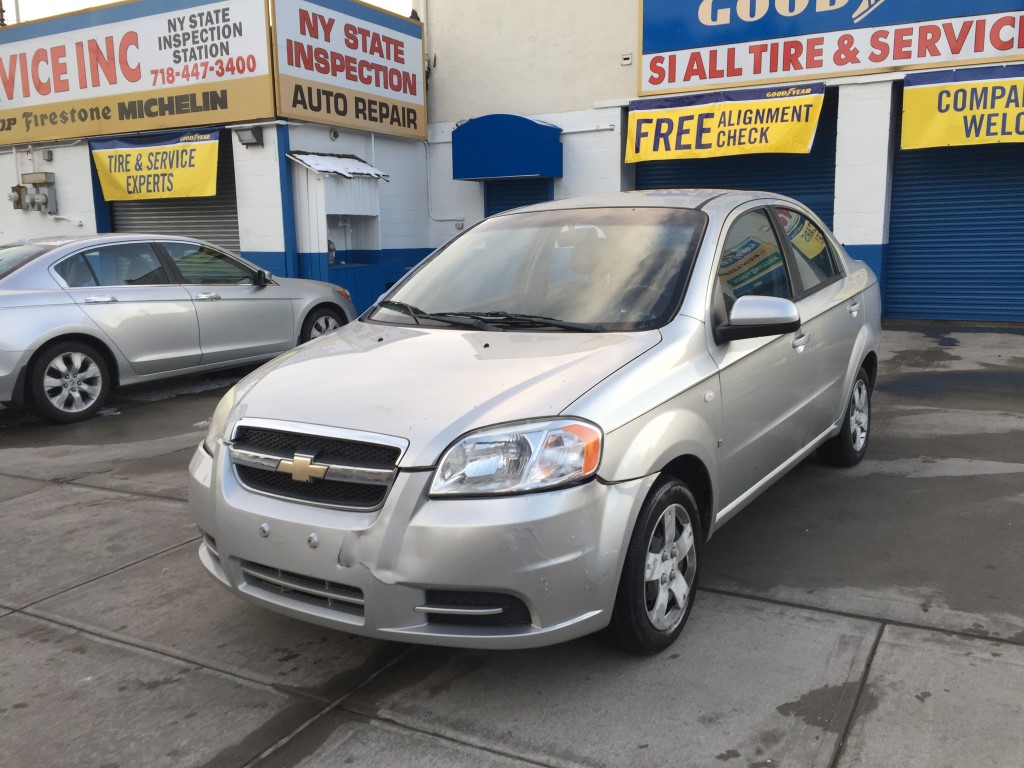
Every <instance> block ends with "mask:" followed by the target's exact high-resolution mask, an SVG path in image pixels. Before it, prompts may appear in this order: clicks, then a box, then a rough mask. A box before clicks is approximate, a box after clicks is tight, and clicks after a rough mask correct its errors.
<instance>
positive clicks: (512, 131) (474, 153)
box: [452, 115, 562, 181]
mask: <svg viewBox="0 0 1024 768" xmlns="http://www.w3.org/2000/svg"><path fill="white" fill-rule="evenodd" d="M561 133H562V129H561V128H559V127H558V126H557V125H551V124H550V123H542V122H540V121H539V120H531V119H530V118H528V117H520V116H519V115H484V116H483V117H477V118H474V119H472V120H468V121H467V122H465V123H463V124H462V125H460V126H458V127H457V128H456V129H455V130H454V131H453V132H452V178H455V179H470V180H477V181H478V180H481V179H509V178H522V177H529V176H534V177H538V176H539V177H546V178H553V179H560V178H561V177H562V141H561V139H560V138H559V137H560V136H561Z"/></svg>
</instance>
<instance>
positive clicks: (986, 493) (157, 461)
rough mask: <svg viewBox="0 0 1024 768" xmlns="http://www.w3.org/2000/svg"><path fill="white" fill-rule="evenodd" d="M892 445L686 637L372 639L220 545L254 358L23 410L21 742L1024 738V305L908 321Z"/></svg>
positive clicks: (687, 760) (12, 489) (15, 484)
mask: <svg viewBox="0 0 1024 768" xmlns="http://www.w3.org/2000/svg"><path fill="white" fill-rule="evenodd" d="M883 350H884V354H883V356H882V359H881V361H880V371H879V379H878V385H877V388H876V391H875V396H874V414H873V417H874V423H873V434H872V438H871V445H870V446H869V450H868V457H867V459H866V460H865V462H863V463H862V464H861V465H860V466H859V467H856V468H854V469H852V470H836V469H832V468H828V467H825V466H823V465H821V464H819V463H818V462H817V461H816V460H815V459H813V458H812V459H809V460H807V461H806V462H804V463H803V464H802V465H801V466H800V467H798V468H797V469H796V470H794V472H792V473H791V474H790V475H788V476H787V477H786V478H784V479H783V480H781V481H780V482H779V483H778V484H777V485H776V486H775V487H773V488H772V489H770V490H769V491H768V492H767V493H766V494H765V495H764V496H762V497H761V498H760V499H758V500H757V501H756V502H754V504H752V505H751V506H750V507H749V508H748V509H746V510H744V511H743V512H742V513H741V514H740V515H738V516H737V517H736V518H735V519H734V520H733V521H731V522H730V523H729V524H728V525H726V526H725V527H724V528H723V529H722V530H721V531H719V532H718V533H716V535H715V537H714V538H713V539H712V540H711V541H710V542H709V544H708V546H707V548H706V550H705V558H704V563H703V573H702V589H701V592H700V594H699V595H698V598H697V603H696V605H695V608H694V611H693V615H692V618H691V621H690V624H689V625H688V626H687V628H686V630H685V631H684V633H683V635H682V636H681V637H680V639H679V641H678V642H677V643H676V644H675V645H674V646H673V647H672V648H670V649H669V650H667V651H665V652H664V653H662V654H659V655H658V656H655V657H651V658H644V659H640V658H635V657H631V656H626V655H623V654H621V653H619V652H617V651H615V650H612V649H610V648H608V647H607V646H605V645H604V644H603V643H602V642H601V641H600V640H599V639H597V638H583V639H581V640H578V641H575V642H572V643H568V644H564V645H561V646H555V647H551V648H546V649H538V650H531V651H521V652H503V653H498V652H480V651H464V650H448V649H436V648H425V647H413V646H407V645H400V644H393V643H383V642H378V641H371V640H365V639H361V638H356V637H353V636H350V635H346V634H343V633H340V632H332V631H329V630H325V629H322V628H319V627H316V626H313V625H310V624H304V623H301V622H297V621H294V620H291V619H288V618H285V617H282V616H278V615H276V614H273V613H270V612H268V611H265V610H262V609H260V608H258V607H256V606H253V605H250V604H248V603H245V602H243V601H240V600H237V599H235V598H234V597H232V596H231V595H229V594H228V593H227V592H225V591H224V590H222V589H221V588H220V587H219V586H218V585H217V584H216V583H214V582H213V580H212V579H210V578H209V577H208V576H206V574H205V573H204V572H203V570H202V568H201V566H200V565H199V563H198V561H197V558H196V554H195V553H196V549H197V539H196V536H197V534H196V531H195V528H194V527H193V526H192V525H191V523H190V521H189V519H188V514H187V505H186V504H185V501H184V499H185V488H186V485H187V484H186V478H185V471H186V468H187V464H188V458H189V456H190V454H191V451H192V449H193V448H194V446H195V445H196V444H198V442H199V440H200V439H201V438H202V435H203V432H204V430H205V426H206V420H207V419H208V418H209V414H210V413H211V412H212V410H213V407H214V405H215V404H216V401H217V398H218V397H219V395H220V394H221V393H223V391H224V390H225V389H226V388H227V387H228V386H229V385H230V383H231V382H232V381H233V379H232V378H231V377H230V376H220V377H207V378H194V379H185V380H182V381H179V382H171V383H168V384H162V385H152V386H147V387H142V388H136V389H133V390H131V389H130V390H124V391H123V392H120V393H117V396H116V397H115V398H114V399H113V400H112V402H111V403H110V404H109V406H108V408H107V410H106V415H103V416H101V417H99V418H97V419H94V420H93V421H90V422H86V423H84V424H79V425H72V426H67V427H53V426H50V425H45V424H42V423H41V422H39V421H37V420H36V419H34V417H31V416H28V415H24V414H19V413H13V412H9V411H2V410H0V524H2V525H3V526H4V531H5V534H6V535H5V536H3V537H2V538H0V756H2V759H0V764H3V765H4V766H5V768H7V767H8V766H9V767H10V768H22V767H23V766H24V767H25V768H39V767H40V766H43V767H49V766H61V767H62V768H63V766H92V767H95V768H100V767H101V766H102V767H103V768H113V767H114V766H117V767H118V768H127V767H129V766H145V767H147V768H148V767H149V766H201V767H204V768H205V767H208V766H224V767H225V768H227V767H229V766H232V767H239V768H240V767H242V766H245V767H247V768H248V767H250V766H258V767H259V768H274V767H280V768H283V767H284V766H303V768H316V767H320V766H334V765H357V766H359V765H363V766H396V767H401V766H456V767H460V766H495V767H499V766H500V767H501V768H505V767H506V766H507V767H509V768H513V767H514V766H527V765H534V766H536V765H542V766H582V765H587V766H667V765H673V766H676V765H679V766H715V767H718V766H724V767H725V768H729V766H743V768H749V767H751V766H758V767H759V768H776V767H777V766H794V767H797V768H802V767H803V766H823V767H827V768H854V767H856V768H877V767H879V766H890V765H891V766H897V765H899V766H910V767H911V768H917V766H921V767H922V768H923V767H924V766H928V767H929V768H933V767H935V766H963V765H972V766H973V765H979V766H980V765H991V766H998V767H1000V768H1002V767H1003V766H1006V768H1016V766H1020V765H1024V729H1022V728H1021V723H1022V722H1024V700H1022V697H1021V696H1020V693H1019V692H1020V691H1021V690H1024V601H1021V600H1020V595H1021V594H1024V569H1022V568H1021V567H1020V554H1019V553H1020V552H1022V551H1024V398H1022V397H1021V394H1020V393H1021V392H1024V328H1022V327H1019V326H1016V327H1015V326H1005V327H999V326H991V325H972V326H955V325H949V324H939V323H902V324H888V325H887V328H886V331H885V333H884V338H883Z"/></svg>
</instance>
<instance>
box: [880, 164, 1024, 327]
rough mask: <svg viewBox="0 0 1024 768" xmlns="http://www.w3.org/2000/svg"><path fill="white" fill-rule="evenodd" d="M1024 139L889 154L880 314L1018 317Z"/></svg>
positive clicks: (1022, 289) (1022, 313) (1023, 272)
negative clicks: (892, 157)
mask: <svg viewBox="0 0 1024 768" xmlns="http://www.w3.org/2000/svg"><path fill="white" fill-rule="evenodd" d="M1022 168H1024V145H1022V144H988V145H984V146H975V147H942V148H938V149H915V150H910V151H906V152H898V153H897V154H896V160H895V166H894V168H893V188H892V210H891V215H890V223H889V247H888V249H887V251H886V257H885V262H886V267H885V314H886V315H887V316H889V317H917V318H926V319H936V320H959V319H969V320H1010V321H1015V322H1024V197H1022V195H1021V177H1020V174H1021V169H1022Z"/></svg>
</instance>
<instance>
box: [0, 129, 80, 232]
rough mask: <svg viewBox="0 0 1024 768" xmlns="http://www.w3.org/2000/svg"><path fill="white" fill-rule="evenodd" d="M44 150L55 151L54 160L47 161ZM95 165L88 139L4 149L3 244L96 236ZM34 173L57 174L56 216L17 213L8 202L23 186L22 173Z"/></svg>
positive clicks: (0, 184) (0, 155)
mask: <svg viewBox="0 0 1024 768" xmlns="http://www.w3.org/2000/svg"><path fill="white" fill-rule="evenodd" d="M44 149H50V150H52V152H53V160H45V159H44V157H43V152H44ZM91 162H92V159H91V157H90V155H89V144H88V142H87V141H85V140H83V141H80V142H73V143H64V144H54V145H48V146H44V147H38V146H27V145H21V146H18V147H16V148H12V147H3V148H0V241H2V242H11V241H12V240H20V239H22V238H32V237H50V236H53V235H85V234H93V233H95V232H96V209H95V205H94V203H93V195H92V177H91V169H90V168H89V163H91ZM32 172H40V173H52V174H54V177H55V179H56V193H57V214H56V216H50V215H48V214H46V213H43V212H41V211H28V210H23V211H19V210H15V209H14V207H13V204H12V203H11V202H10V201H8V200H7V193H8V192H9V191H10V188H11V187H12V186H14V185H16V184H20V183H21V174H23V173H32ZM69 219H70V221H69Z"/></svg>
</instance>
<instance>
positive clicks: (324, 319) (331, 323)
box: [299, 307, 347, 344]
mask: <svg viewBox="0 0 1024 768" xmlns="http://www.w3.org/2000/svg"><path fill="white" fill-rule="evenodd" d="M346 322H347V321H346V320H345V318H344V316H343V315H342V314H341V312H339V311H338V310H336V309H332V308H330V307H317V308H316V309H314V310H313V311H312V312H310V313H309V314H308V315H307V316H306V320H305V322H303V323H302V332H301V333H300V334H299V344H305V343H306V342H307V341H309V340H310V339H315V338H317V337H318V336H323V335H324V334H326V333H331V332H332V331H336V330H338V328H341V326H343V325H344V324H345V323H346Z"/></svg>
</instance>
